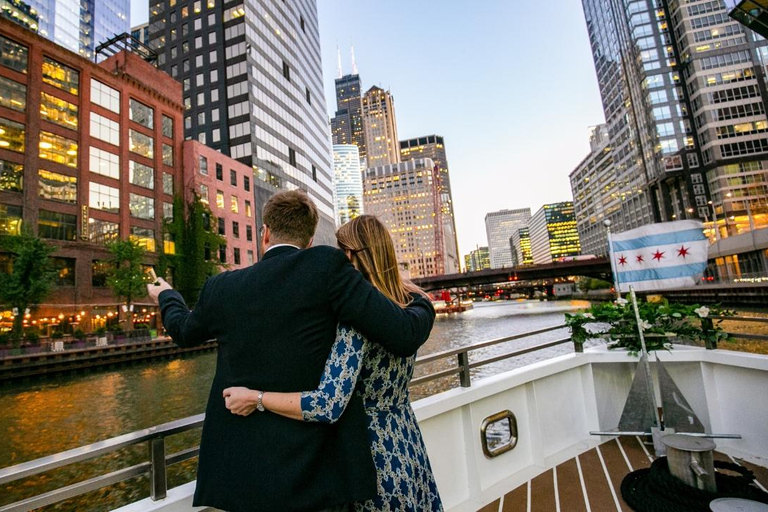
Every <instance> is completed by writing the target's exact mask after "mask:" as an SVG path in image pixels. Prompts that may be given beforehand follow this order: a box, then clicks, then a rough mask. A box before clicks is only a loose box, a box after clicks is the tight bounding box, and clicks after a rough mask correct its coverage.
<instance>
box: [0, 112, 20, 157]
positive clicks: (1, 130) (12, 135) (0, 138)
mask: <svg viewBox="0 0 768 512" xmlns="http://www.w3.org/2000/svg"><path fill="white" fill-rule="evenodd" d="M24 135H25V130H24V125H23V124H21V123H17V122H15V121H11V120H10V119H5V118H2V117H0V148H3V149H10V150H11V151H18V152H19V153H23V152H24Z"/></svg>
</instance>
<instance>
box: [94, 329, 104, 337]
mask: <svg viewBox="0 0 768 512" xmlns="http://www.w3.org/2000/svg"><path fill="white" fill-rule="evenodd" d="M94 334H95V335H96V336H98V337H99V338H101V337H103V336H105V335H106V334H107V328H106V327H104V326H101V327H98V328H97V329H96V330H95V331H94Z"/></svg>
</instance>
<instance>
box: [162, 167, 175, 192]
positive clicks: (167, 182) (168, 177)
mask: <svg viewBox="0 0 768 512" xmlns="http://www.w3.org/2000/svg"><path fill="white" fill-rule="evenodd" d="M163 194H168V195H173V174H170V173H167V172H164V173H163Z"/></svg>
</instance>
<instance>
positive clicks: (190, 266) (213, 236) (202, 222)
mask: <svg viewBox="0 0 768 512" xmlns="http://www.w3.org/2000/svg"><path fill="white" fill-rule="evenodd" d="M185 206H186V208H185ZM216 225H217V224H216V218H215V217H214V216H213V215H212V214H211V210H210V208H209V207H208V205H206V204H205V203H203V202H202V201H200V197H199V196H197V195H195V196H194V197H193V199H192V201H191V202H190V203H188V204H186V205H185V203H184V199H183V198H182V197H181V196H178V195H177V196H176V197H174V200H173V221H171V222H168V223H166V229H167V231H168V233H170V234H171V236H172V237H173V240H174V241H175V243H176V254H175V255H171V254H163V255H162V256H161V258H160V264H159V265H158V270H159V272H158V275H165V274H166V270H167V268H168V267H170V266H172V267H173V268H174V282H173V284H174V288H176V290H178V291H179V293H181V295H182V296H183V297H184V300H186V301H187V304H190V305H194V304H195V302H197V298H198V296H199V295H200V290H201V289H202V287H203V284H204V283H205V280H206V279H208V277H210V276H212V275H214V274H216V273H218V272H219V269H220V267H221V266H222V265H221V263H219V261H218V259H216V258H215V257H214V255H215V254H216V252H217V250H218V247H219V246H220V245H226V243H227V242H226V240H225V239H224V237H222V236H219V234H218V233H217V230H216V228H215V226H216ZM206 247H207V248H208V250H209V253H210V258H209V259H207V260H206V258H205V256H206V254H205V253H206Z"/></svg>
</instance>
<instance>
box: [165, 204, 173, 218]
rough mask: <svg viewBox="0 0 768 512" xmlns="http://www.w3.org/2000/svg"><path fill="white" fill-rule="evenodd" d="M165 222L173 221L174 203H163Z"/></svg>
mask: <svg viewBox="0 0 768 512" xmlns="http://www.w3.org/2000/svg"><path fill="white" fill-rule="evenodd" d="M163 220H167V221H173V203H166V202H163Z"/></svg>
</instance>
